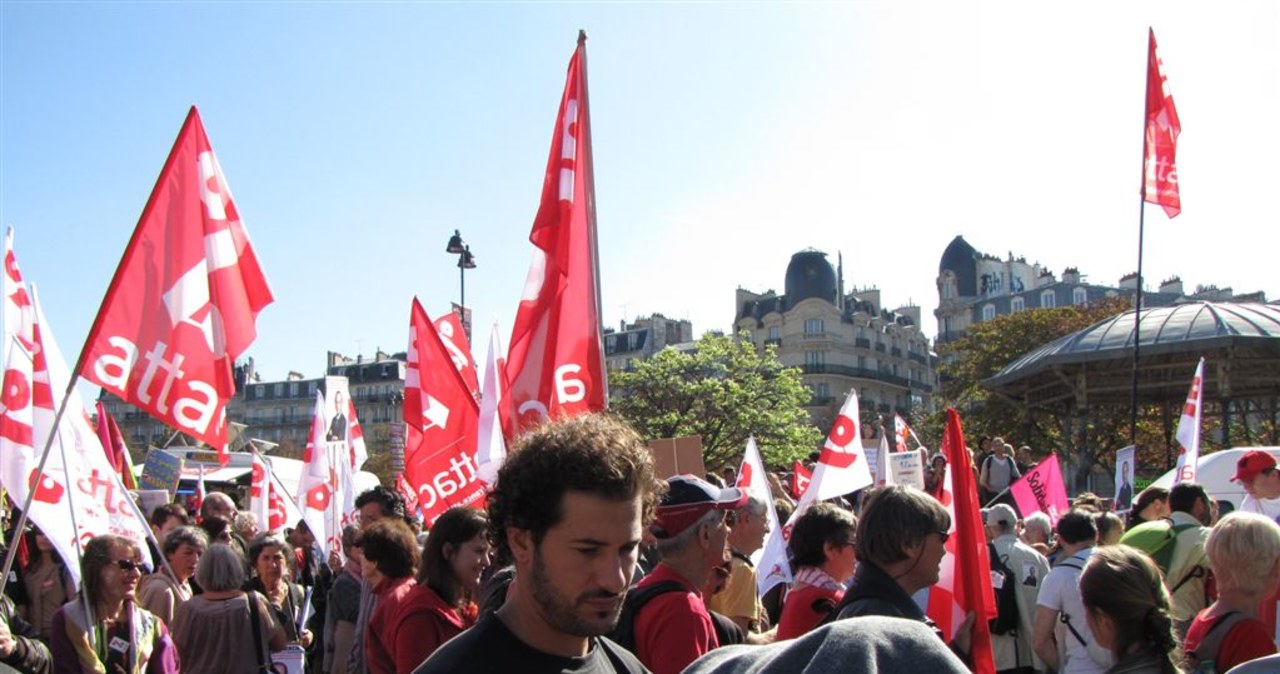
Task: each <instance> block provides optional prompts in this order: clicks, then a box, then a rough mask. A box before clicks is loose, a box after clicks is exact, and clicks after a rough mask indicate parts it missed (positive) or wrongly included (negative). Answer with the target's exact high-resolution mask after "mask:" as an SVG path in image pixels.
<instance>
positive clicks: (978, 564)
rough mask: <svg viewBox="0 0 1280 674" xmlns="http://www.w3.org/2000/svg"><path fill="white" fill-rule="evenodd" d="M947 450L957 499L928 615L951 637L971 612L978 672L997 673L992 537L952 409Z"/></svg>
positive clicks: (944, 443) (972, 652)
mask: <svg viewBox="0 0 1280 674" xmlns="http://www.w3.org/2000/svg"><path fill="white" fill-rule="evenodd" d="M942 454H943V456H945V457H947V467H948V471H947V475H948V479H949V480H950V481H951V493H952V495H953V497H954V498H953V499H952V500H951V502H950V504H947V503H945V502H944V505H948V510H950V511H951V515H952V517H951V537H950V538H949V539H948V540H947V554H946V556H945V557H943V560H942V569H941V573H940V574H939V577H938V583H937V584H936V585H934V586H933V587H932V588H930V590H929V608H928V611H927V612H928V614H929V617H930V618H932V619H933V620H934V622H936V623H938V627H939V628H940V629H941V630H942V634H943V637H944V638H945V639H946V640H947V641H948V642H949V641H951V640H952V639H954V638H955V635H956V630H957V629H958V628H959V626H960V624H961V623H962V622H963V621H964V618H965V615H967V614H968V613H969V612H972V613H973V614H974V616H976V618H975V619H974V621H973V633H972V637H973V638H972V642H971V646H970V651H969V652H970V655H971V656H972V662H973V667H974V672H975V673H976V674H995V671H996V667H995V660H994V659H993V658H994V656H993V654H992V651H991V630H990V627H989V626H988V624H987V621H989V620H991V619H992V618H995V617H996V606H995V595H994V594H993V590H992V589H991V560H990V558H989V557H988V556H987V538H986V534H985V533H984V532H983V529H982V512H981V510H980V509H979V508H978V486H977V482H976V480H975V479H974V477H973V463H972V462H971V461H970V459H969V450H968V449H967V448H966V447H965V444H964V430H963V429H961V427H960V415H959V414H958V413H957V412H956V411H955V410H954V409H952V408H947V426H946V428H945V429H944V431H943V436H942Z"/></svg>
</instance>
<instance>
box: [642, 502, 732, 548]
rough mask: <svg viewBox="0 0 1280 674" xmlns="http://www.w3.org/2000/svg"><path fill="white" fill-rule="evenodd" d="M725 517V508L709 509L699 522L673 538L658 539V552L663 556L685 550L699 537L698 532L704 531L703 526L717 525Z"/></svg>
mask: <svg viewBox="0 0 1280 674" xmlns="http://www.w3.org/2000/svg"><path fill="white" fill-rule="evenodd" d="M723 518H724V511H723V510H714V509H712V510H708V511H707V512H706V514H705V515H703V516H702V517H699V518H698V521H697V522H694V523H693V524H690V525H689V526H688V528H686V529H685V530H684V531H681V532H680V533H679V534H677V535H675V536H674V537H672V538H659V539H658V542H657V543H658V554H660V555H662V556H663V557H670V556H673V555H678V554H680V553H682V552H684V551H685V549H686V548H688V547H689V545H690V544H692V543H693V541H694V540H695V539H697V538H698V532H700V531H702V527H704V526H707V525H712V526H714V525H716V524H719V523H720V521H721V520H722V519H723Z"/></svg>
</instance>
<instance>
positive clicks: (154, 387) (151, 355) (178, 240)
mask: <svg viewBox="0 0 1280 674" xmlns="http://www.w3.org/2000/svg"><path fill="white" fill-rule="evenodd" d="M272 301H273V298H272V295H271V289H270V288H269V287H268V286H267V278H266V276H265V275H264V274H263V272H262V268H261V267H260V266H259V265H258V258H257V255H256V254H255V253H254V251H253V246H252V245H251V244H250V242H249V233H248V231H247V230H246V229H245V227H244V224H243V223H241V222H240V214H239V212H238V211H237V210H236V205H235V201H234V200H233V199H232V197H231V190H230V189H229V188H228V187H227V181H226V178H224V177H223V175H222V168H221V166H219V165H218V160H217V158H216V157H215V156H214V154H213V148H212V147H211V146H210V145H209V138H208V136H206V135H205V132H204V125H203V124H201V122H200V115H199V113H198V112H197V111H196V109H195V108H194V107H193V108H191V112H190V114H188V115H187V120H186V122H185V123H184V124H183V125H182V130H181V131H180V132H179V133H178V139H177V141H176V142H175V143H174V145H173V150H172V151H170V153H169V158H168V160H167V161H166V162H165V165H164V169H163V170H161V172H160V177H159V179H158V180H157V181H156V185H155V189H154V190H152V192H151V198H150V199H149V200H148V201H147V205H146V207H145V208H144V209H143V211H142V217H141V218H140V219H139V220H138V226H137V228H136V229H134V232H133V238H132V239H130V241H129V245H128V247H127V248H126V249H125V251H124V257H123V258H122V259H121V260H120V266H119V267H118V268H117V269H116V275H115V278H114V279H112V281H111V286H110V287H109V288H108V289H107V294H106V297H105V298H104V299H103V301H102V307H101V308H100V309H99V310H98V317H97V320H95V321H94V324H93V329H92V330H91V331H90V332H89V339H88V340H87V341H86V342H85V347H84V348H85V350H84V353H83V354H81V357H80V363H81V365H80V368H81V369H80V374H81V375H82V376H83V377H84V378H85V379H88V380H89V381H91V382H93V383H95V384H98V385H99V386H101V387H102V388H104V389H106V390H108V391H110V392H111V393H113V394H115V395H117V396H119V397H120V398H122V399H124V400H126V401H128V402H129V403H131V404H133V405H135V406H137V407H140V408H142V409H144V410H146V411H147V412H149V413H150V414H151V415H152V416H154V417H156V418H157V419H160V420H161V421H163V422H165V423H166V424H168V425H169V426H171V427H173V428H175V429H177V430H180V431H182V432H183V433H186V434H188V435H191V436H193V437H195V438H197V439H199V440H202V441H204V442H206V443H208V444H209V445H210V446H212V447H214V448H215V449H217V450H218V452H219V459H220V460H221V461H222V463H223V464H224V465H225V464H226V463H227V460H228V457H227V456H226V445H227V425H226V405H227V401H229V400H230V399H231V397H232V396H233V395H235V383H234V381H233V380H232V376H231V365H232V362H233V361H234V360H235V359H236V358H237V357H239V356H240V354H242V353H244V351H245V349H247V348H248V347H249V344H250V343H252V342H253V339H254V337H255V336H256V328H255V325H254V323H255V321H256V319H257V316H258V313H259V312H260V311H262V309H263V307H266V306H267V305H268V304H270V303H271V302H272Z"/></svg>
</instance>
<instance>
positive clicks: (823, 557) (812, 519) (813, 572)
mask: <svg viewBox="0 0 1280 674" xmlns="http://www.w3.org/2000/svg"><path fill="white" fill-rule="evenodd" d="M857 526H858V520H857V519H856V518H855V517H854V516H853V515H852V514H851V513H849V512H848V511H846V510H843V509H841V508H837V507H836V506H833V505H831V504H829V503H818V504H815V505H814V506H813V507H812V508H809V509H808V510H806V511H805V513H804V514H803V515H801V516H800V519H798V520H796V524H795V526H794V527H792V529H791V539H790V540H789V541H787V547H789V548H790V549H791V568H792V571H793V573H794V574H795V586H794V587H792V588H791V591H790V592H788V593H787V598H786V600H785V601H786V603H784V604H783V605H782V617H781V618H779V619H778V638H779V639H794V638H796V637H798V636H801V635H803V634H805V633H806V632H808V631H809V630H811V629H813V628H815V627H817V626H818V624H819V623H821V622H822V621H823V619H825V618H826V617H827V616H828V615H830V614H831V612H832V611H834V610H835V608H836V605H837V604H839V603H840V600H841V599H843V598H844V588H845V583H848V582H849V579H850V578H852V577H853V567H854V564H855V563H856V559H855V556H854V552H853V545H854V530H855V529H856V528H857Z"/></svg>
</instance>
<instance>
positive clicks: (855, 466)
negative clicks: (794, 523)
mask: <svg viewBox="0 0 1280 674" xmlns="http://www.w3.org/2000/svg"><path fill="white" fill-rule="evenodd" d="M871 484H872V479H871V467H870V466H868V465H867V456H866V454H865V453H864V452H863V451H862V421H861V418H860V417H859V412H858V391H857V390H856V389H851V390H850V391H849V397H848V398H847V399H846V400H845V402H844V407H841V408H840V413H839V414H837V415H836V420H835V423H833V424H832V425H831V432H830V433H829V434H828V435H827V442H826V444H824V445H823V446H822V452H821V453H819V454H818V464H817V465H816V466H814V469H813V479H812V481H811V482H810V483H809V488H808V489H806V490H805V492H804V494H803V495H801V497H800V503H799V504H797V506H796V511H797V512H800V511H801V509H804V508H808V507H809V506H810V505H812V504H813V503H817V502H818V501H825V500H827V499H829V498H835V497H837V496H844V495H845V494H848V493H850V492H855V491H857V490H859V489H862V488H863V487H869V486H871ZM792 519H795V518H794V517H793V518H792Z"/></svg>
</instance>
